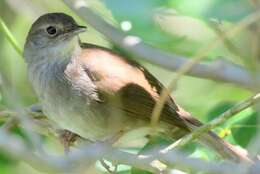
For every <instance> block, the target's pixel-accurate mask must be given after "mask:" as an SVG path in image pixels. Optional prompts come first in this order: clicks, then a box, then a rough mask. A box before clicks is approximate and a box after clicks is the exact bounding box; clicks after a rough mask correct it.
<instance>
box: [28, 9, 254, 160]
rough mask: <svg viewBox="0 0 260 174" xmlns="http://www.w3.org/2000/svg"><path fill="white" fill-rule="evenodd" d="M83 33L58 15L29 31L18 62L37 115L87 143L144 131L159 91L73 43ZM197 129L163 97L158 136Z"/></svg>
mask: <svg viewBox="0 0 260 174" xmlns="http://www.w3.org/2000/svg"><path fill="white" fill-rule="evenodd" d="M85 28H86V27H83V26H79V25H78V24H77V23H76V22H75V21H74V19H73V18H72V17H70V16H68V15H66V14H63V13H49V14H45V15H43V16H41V17H39V18H38V19H37V20H36V22H34V24H33V25H32V27H31V29H30V31H29V34H28V36H27V39H26V44H25V47H24V57H25V60H26V62H27V64H28V75H29V80H30V81H31V83H32V85H33V88H34V90H35V92H36V94H37V96H38V98H39V100H40V102H41V104H42V107H43V112H44V113H45V114H46V115H47V117H48V118H49V119H50V120H52V121H54V122H55V123H56V124H57V125H58V126H59V127H60V128H61V129H64V130H68V131H70V132H72V133H75V134H77V135H79V136H81V137H83V138H86V139H89V140H92V141H96V140H102V139H104V138H106V137H111V136H113V135H117V134H118V133H119V132H127V131H129V130H132V129H136V128H140V127H147V126H149V123H150V117H151V113H152V110H153V108H154V106H155V103H156V102H157V101H158V99H159V95H160V93H161V91H162V90H163V89H164V87H163V85H162V84H161V83H160V82H159V81H158V80H157V79H156V78H155V77H154V76H153V75H152V74H150V73H149V72H148V71H147V70H146V69H145V68H144V67H142V66H141V65H139V64H138V63H136V62H134V61H130V60H128V59H126V58H125V57H122V56H120V55H118V54H116V53H114V52H113V51H111V50H109V49H106V48H103V47H100V46H96V45H91V44H85V43H81V42H79V38H78V34H79V33H81V32H84V31H85ZM201 125H202V123H201V122H199V121H198V120H197V119H195V118H193V117H192V116H191V115H190V114H189V113H188V112H186V111H184V110H183V109H182V108H180V107H179V106H178V105H177V104H176V103H175V102H174V100H173V99H172V98H171V97H169V99H168V101H167V102H166V103H165V105H164V108H163V110H162V113H161V120H160V123H159V126H160V127H161V130H162V131H161V134H162V135H163V136H166V137H171V138H175V139H177V138H180V137H181V136H183V135H185V134H188V133H189V132H191V131H193V130H194V129H195V128H197V127H199V126H201ZM176 130H178V131H176ZM200 140H201V141H202V142H203V143H205V144H207V145H209V146H210V147H211V148H213V149H214V150H216V151H217V152H218V153H219V154H220V155H222V156H223V157H224V158H227V159H230V160H233V161H249V158H248V157H247V155H246V154H244V153H242V152H240V151H239V150H237V149H236V148H235V147H233V146H232V145H230V144H229V143H227V142H225V141H223V140H222V139H221V138H219V137H218V136H217V135H215V134H214V133H213V132H209V133H208V134H207V135H204V136H202V138H201V139H200Z"/></svg>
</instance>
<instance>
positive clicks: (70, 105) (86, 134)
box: [42, 97, 108, 141]
mask: <svg viewBox="0 0 260 174" xmlns="http://www.w3.org/2000/svg"><path fill="white" fill-rule="evenodd" d="M52 100H53V98H49V99H47V100H46V102H45V101H43V102H42V104H43V111H44V113H45V114H46V115H47V117H48V118H49V119H50V120H52V121H54V122H55V123H56V124H57V125H58V127H59V128H60V129H66V130H69V131H71V132H73V133H76V134H78V135H80V136H81V137H83V138H86V139H89V140H92V141H95V140H98V139H101V138H103V137H106V136H107V134H108V132H107V131H106V125H105V123H104V120H103V118H102V116H98V115H94V114H93V113H92V112H91V109H90V108H88V107H87V106H86V104H84V105H85V107H84V109H83V108H82V109H81V108H79V107H77V106H75V104H74V103H75V101H66V102H64V100H62V101H57V100H59V99H58V98H57V97H56V98H55V102H51V101H52ZM76 103H77V102H76ZM84 105H83V106H84ZM79 109H80V110H79Z"/></svg>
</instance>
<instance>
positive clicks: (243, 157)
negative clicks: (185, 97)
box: [186, 117, 252, 163]
mask: <svg viewBox="0 0 260 174" xmlns="http://www.w3.org/2000/svg"><path fill="white" fill-rule="evenodd" d="M192 119H194V117H193V118H192ZM186 121H187V123H188V127H189V128H190V129H191V131H192V130H195V129H196V128H198V126H201V125H202V124H201V123H200V125H198V123H199V121H197V120H196V122H194V120H192V121H191V120H186ZM199 140H200V141H201V142H202V143H203V144H205V145H206V146H208V147H209V148H211V149H213V150H215V151H216V152H217V153H218V154H219V155H221V156H222V157H223V158H224V159H228V160H231V161H234V162H248V163H252V160H251V159H250V157H249V156H248V153H247V151H246V150H243V149H241V148H238V147H235V146H234V145H232V144H230V143H228V142H227V141H225V140H223V139H222V138H220V137H219V136H218V135H216V134H215V133H214V132H212V131H209V132H208V133H207V134H203V135H202V136H201V137H200V138H199Z"/></svg>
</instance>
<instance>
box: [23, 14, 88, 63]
mask: <svg viewBox="0 0 260 174" xmlns="http://www.w3.org/2000/svg"><path fill="white" fill-rule="evenodd" d="M85 30H86V27H85V26H80V25H78V24H77V23H76V22H75V20H74V19H73V18H72V17H71V16H69V15H66V14H64V13H47V14H44V15H42V16H40V17H39V18H38V19H37V20H36V21H35V22H34V23H33V24H32V26H31V28H30V31H29V33H28V35H27V38H26V43H25V47H24V57H25V59H26V60H27V59H32V57H40V56H39V54H40V55H42V54H44V53H45V54H46V56H55V54H57V55H59V54H62V53H64V52H66V50H69V49H70V47H71V46H73V44H74V42H75V40H77V42H78V39H77V37H76V36H77V35H78V34H79V33H81V32H84V31H85ZM47 54H49V55H47ZM51 54H53V55H51Z"/></svg>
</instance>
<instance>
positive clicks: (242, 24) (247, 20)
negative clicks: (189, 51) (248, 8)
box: [151, 13, 260, 127]
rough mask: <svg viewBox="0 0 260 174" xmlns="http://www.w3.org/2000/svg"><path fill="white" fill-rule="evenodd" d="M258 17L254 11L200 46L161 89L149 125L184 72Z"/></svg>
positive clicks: (153, 123) (155, 118) (153, 125)
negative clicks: (220, 35)
mask: <svg viewBox="0 0 260 174" xmlns="http://www.w3.org/2000/svg"><path fill="white" fill-rule="evenodd" d="M258 17H260V13H257V15H256V14H255V13H252V14H250V15H249V16H246V17H245V18H244V19H242V20H241V21H240V22H239V23H238V24H237V25H235V26H234V27H233V28H231V29H230V30H228V31H227V32H223V35H222V37H218V36H217V37H216V38H215V39H214V40H213V41H212V42H211V43H210V44H209V45H206V46H204V47H202V48H201V49H200V50H199V51H198V52H197V53H196V54H195V56H194V57H193V59H191V60H190V61H188V62H187V63H185V64H184V65H183V66H182V67H180V69H178V70H177V74H176V77H175V78H174V79H173V80H172V81H171V82H170V85H169V86H168V88H165V89H163V91H162V94H161V95H160V98H159V100H158V102H157V103H156V105H155V107H154V110H153V112H152V117H151V126H152V127H155V126H156V125H157V124H158V122H159V120H160V115H161V112H162V109H163V106H164V104H165V102H166V101H167V99H168V97H169V96H170V94H171V92H172V90H173V89H174V87H175V86H176V83H177V81H178V80H179V79H180V78H181V77H182V76H183V75H184V74H186V73H188V72H189V71H190V70H191V69H192V67H193V66H195V65H196V64H197V63H198V62H199V61H200V60H201V59H203V57H204V56H206V54H207V53H208V52H209V50H211V49H213V48H215V47H217V45H218V44H219V43H220V42H221V41H222V40H223V39H225V38H230V37H232V36H234V35H235V34H237V33H238V32H240V31H242V30H243V29H244V28H246V27H247V26H249V25H250V24H252V23H253V22H255V20H257V19H258Z"/></svg>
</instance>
